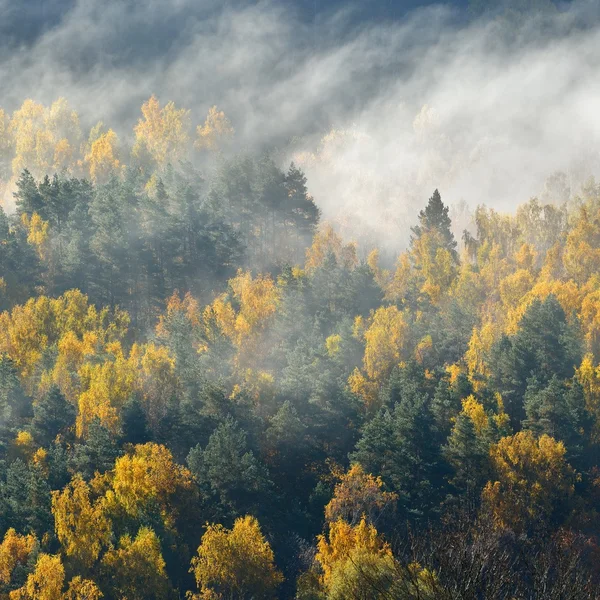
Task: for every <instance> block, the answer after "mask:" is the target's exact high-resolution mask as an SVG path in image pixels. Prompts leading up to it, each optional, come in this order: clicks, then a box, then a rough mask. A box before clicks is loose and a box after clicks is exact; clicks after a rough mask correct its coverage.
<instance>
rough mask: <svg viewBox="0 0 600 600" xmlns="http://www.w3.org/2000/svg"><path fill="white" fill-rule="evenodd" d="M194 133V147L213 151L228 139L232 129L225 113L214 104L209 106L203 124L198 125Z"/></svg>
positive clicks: (232, 132)
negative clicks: (195, 135) (195, 134)
mask: <svg viewBox="0 0 600 600" xmlns="http://www.w3.org/2000/svg"><path fill="white" fill-rule="evenodd" d="M196 133H197V139H196V142H195V146H196V148H199V149H207V150H212V151H215V150H219V149H220V148H221V146H223V145H224V144H226V143H227V142H228V141H229V139H230V138H231V137H232V136H233V134H234V129H233V127H232V125H231V122H230V121H229V119H228V118H227V117H226V116H225V113H224V112H223V111H222V110H218V109H217V107H216V106H211V107H210V109H209V111H208V115H207V116H206V121H204V125H202V126H201V125H198V127H197V128H196Z"/></svg>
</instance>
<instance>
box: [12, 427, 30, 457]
mask: <svg viewBox="0 0 600 600" xmlns="http://www.w3.org/2000/svg"><path fill="white" fill-rule="evenodd" d="M14 445H15V450H16V451H17V453H18V454H19V455H21V456H22V457H23V458H24V459H25V460H26V461H27V462H28V461H29V460H31V458H32V456H33V454H34V452H35V442H34V441H33V436H32V435H31V433H29V431H19V432H17V435H16V437H15V442H14Z"/></svg>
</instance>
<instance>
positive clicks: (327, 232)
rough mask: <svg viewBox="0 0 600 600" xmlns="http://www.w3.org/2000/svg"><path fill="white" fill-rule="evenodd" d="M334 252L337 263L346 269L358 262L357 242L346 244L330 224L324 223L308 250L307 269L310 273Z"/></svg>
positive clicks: (351, 267)
mask: <svg viewBox="0 0 600 600" xmlns="http://www.w3.org/2000/svg"><path fill="white" fill-rule="evenodd" d="M330 254H333V255H334V256H335V259H336V260H337V263H338V264H339V265H340V266H342V267H343V268H345V269H353V268H354V267H355V266H356V265H357V264H358V259H357V258H356V244H354V243H350V244H346V245H344V243H343V241H342V238H341V237H340V236H339V235H338V234H337V233H336V232H335V231H334V229H333V227H332V226H331V225H330V224H326V225H324V226H323V227H322V228H321V230H320V231H318V232H317V233H316V235H315V237H314V239H313V243H312V246H311V247H310V248H308V250H307V251H306V263H305V267H304V268H305V269H306V271H307V272H308V273H310V272H311V271H314V270H315V269H316V268H317V267H320V266H321V265H322V264H323V263H324V262H325V259H326V258H327V257H328V256H329V255H330Z"/></svg>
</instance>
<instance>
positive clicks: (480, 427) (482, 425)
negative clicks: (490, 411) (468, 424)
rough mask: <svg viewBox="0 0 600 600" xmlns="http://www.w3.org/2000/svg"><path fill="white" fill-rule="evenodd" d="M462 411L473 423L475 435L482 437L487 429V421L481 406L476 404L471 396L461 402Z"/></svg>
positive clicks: (478, 403)
mask: <svg viewBox="0 0 600 600" xmlns="http://www.w3.org/2000/svg"><path fill="white" fill-rule="evenodd" d="M462 411H463V413H464V414H465V415H467V416H468V417H469V418H470V419H471V421H473V426H474V427H475V432H476V433H477V435H482V434H483V433H484V432H485V431H486V429H487V428H488V427H489V419H488V416H487V414H486V412H485V409H484V408H483V404H481V403H480V402H477V400H476V399H475V396H473V395H472V394H471V395H470V396H468V397H467V398H465V399H464V400H463V401H462Z"/></svg>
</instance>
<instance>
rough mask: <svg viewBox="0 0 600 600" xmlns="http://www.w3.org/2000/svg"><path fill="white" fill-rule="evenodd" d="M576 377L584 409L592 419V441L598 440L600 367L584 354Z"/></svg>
mask: <svg viewBox="0 0 600 600" xmlns="http://www.w3.org/2000/svg"><path fill="white" fill-rule="evenodd" d="M576 377H577V380H578V381H579V383H580V384H581V386H582V387H583V394H584V397H585V407H586V409H587V411H588V412H589V413H590V414H591V415H592V416H593V417H594V424H593V429H592V439H593V440H594V441H595V442H598V441H599V440H600V366H594V358H593V356H592V355H591V354H586V355H585V356H584V357H583V360H582V361H581V365H580V367H579V368H578V369H577V371H576Z"/></svg>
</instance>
